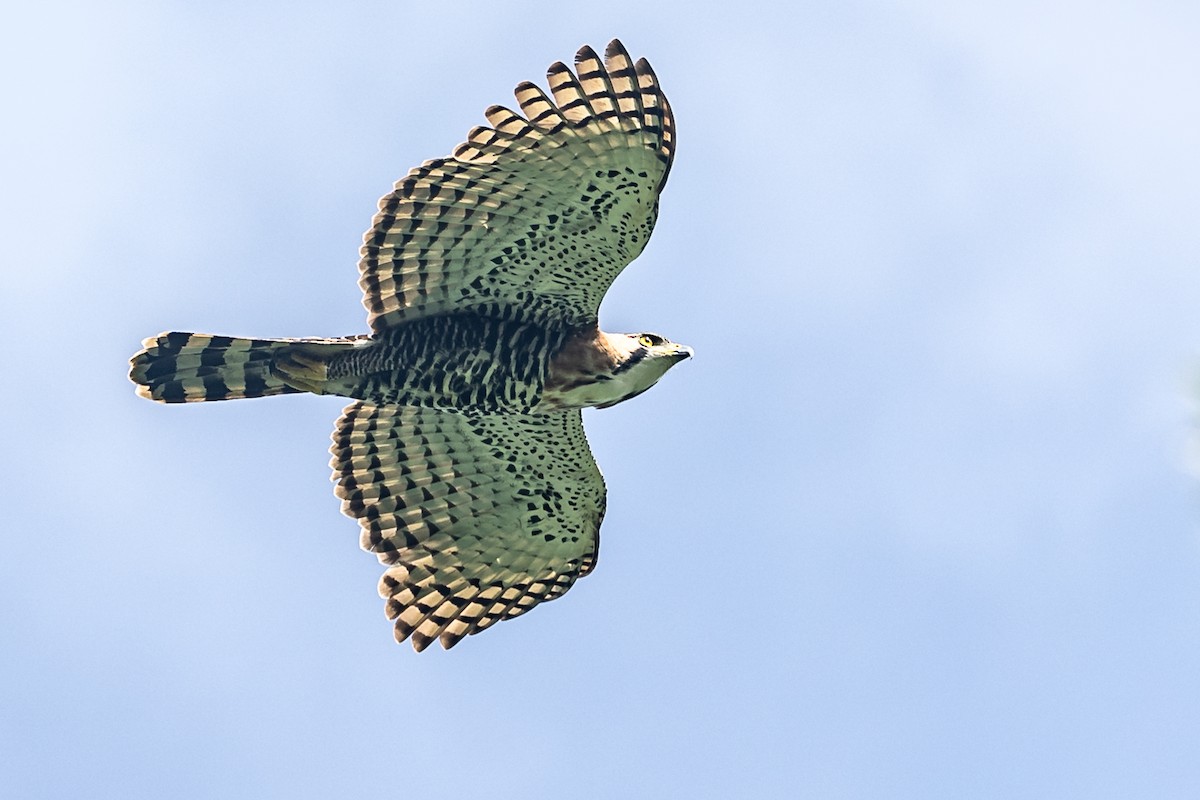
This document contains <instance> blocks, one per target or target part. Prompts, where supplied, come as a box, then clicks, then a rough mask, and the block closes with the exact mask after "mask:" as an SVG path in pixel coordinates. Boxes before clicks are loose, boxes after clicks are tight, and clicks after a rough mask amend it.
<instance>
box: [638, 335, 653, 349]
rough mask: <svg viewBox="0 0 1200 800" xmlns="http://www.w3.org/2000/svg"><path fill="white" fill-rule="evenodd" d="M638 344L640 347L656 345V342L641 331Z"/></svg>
mask: <svg viewBox="0 0 1200 800" xmlns="http://www.w3.org/2000/svg"><path fill="white" fill-rule="evenodd" d="M638 344H640V345H641V346H642V347H654V345H656V344H657V342H655V341H654V337H653V336H651V335H649V334H646V333H643V334H642V335H641V336H639V337H638Z"/></svg>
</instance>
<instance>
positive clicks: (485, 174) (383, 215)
mask: <svg viewBox="0 0 1200 800" xmlns="http://www.w3.org/2000/svg"><path fill="white" fill-rule="evenodd" d="M575 67H576V72H577V73H578V75H576V74H574V73H572V72H571V70H570V69H568V68H567V67H566V66H565V65H563V64H562V63H557V64H554V65H553V66H551V67H550V70H549V72H548V73H547V77H548V79H549V83H550V94H549V95H547V94H545V93H544V92H543V91H542V90H541V89H539V88H538V87H537V86H535V85H534V84H532V83H528V82H526V83H522V84H520V85H519V86H517V89H516V96H517V101H518V103H519V105H520V109H521V113H517V112H515V111H511V110H509V109H507V108H504V107H502V106H492V107H491V108H489V109H488V110H487V112H486V115H487V120H488V123H489V125H490V127H478V128H475V129H474V130H472V131H471V132H470V134H469V135H468V138H467V141H466V142H464V143H463V144H461V145H459V146H458V148H457V149H456V150H455V151H454V155H452V156H450V157H448V158H439V159H434V160H433V161H427V162H425V164H423V165H422V166H420V167H417V168H416V169H414V170H412V171H411V172H410V173H409V174H408V175H407V176H406V177H405V178H403V179H402V180H401V181H399V182H398V183H397V184H396V188H395V190H394V191H393V192H391V193H390V194H388V195H385V196H384V197H383V199H381V200H380V201H379V213H378V214H376V215H375V219H374V221H373V223H372V225H371V229H370V230H369V231H367V233H366V235H365V236H364V237H363V246H362V250H361V259H360V261H359V272H360V275H359V285H360V286H361V287H362V289H363V305H365V306H366V308H367V311H368V321H369V322H370V325H371V328H372V329H373V330H375V331H379V330H382V329H384V328H387V327H389V326H393V325H396V324H398V323H400V322H403V321H406V320H412V319H416V318H419V317H426V316H432V315H435V314H443V313H448V312H460V311H470V310H475V311H482V312H484V313H489V314H493V315H498V316H502V317H506V318H521V319H527V320H530V321H537V322H559V323H564V324H566V325H568V326H581V325H588V324H590V323H594V322H595V319H596V313H597V310H598V309H599V307H600V301H601V300H602V299H603V298H604V293H605V292H606V291H608V287H609V285H610V284H611V283H612V281H613V279H614V278H616V276H617V274H618V273H620V271H621V270H622V269H624V268H625V266H626V265H627V264H628V263H629V262H630V261H632V260H633V259H634V258H635V257H636V256H637V255H638V254H639V253H640V252H641V251H642V249H643V248H644V247H645V246H646V242H647V240H648V239H649V238H650V232H651V230H653V228H654V221H655V218H656V216H657V213H658V194H659V192H660V191H661V190H662V187H663V184H664V183H665V182H666V179H667V173H668V171H669V170H670V165H671V160H672V157H673V154H674V148H675V127H674V120H673V118H672V116H671V109H670V106H669V105H668V104H667V99H666V97H665V96H664V95H663V93H662V90H661V89H660V88H659V85H658V79H657V78H656V77H655V75H654V71H653V70H652V69H651V68H650V65H649V63H647V62H646V60H645V59H641V60H640V61H638V62H637V63H634V62H633V61H632V60H631V59H630V57H629V54H628V53H627V52H626V51H625V48H624V47H623V46H622V45H621V43H620V42H619V41H617V40H615V39H614V40H613V41H612V42H611V43H610V44H609V46H608V49H607V50H606V52H605V58H604V59H603V60H601V58H600V57H599V56H598V55H597V54H596V52H595V51H594V50H592V49H591V48H590V47H584V48H582V49H581V50H580V51H579V52H578V54H576V56H575Z"/></svg>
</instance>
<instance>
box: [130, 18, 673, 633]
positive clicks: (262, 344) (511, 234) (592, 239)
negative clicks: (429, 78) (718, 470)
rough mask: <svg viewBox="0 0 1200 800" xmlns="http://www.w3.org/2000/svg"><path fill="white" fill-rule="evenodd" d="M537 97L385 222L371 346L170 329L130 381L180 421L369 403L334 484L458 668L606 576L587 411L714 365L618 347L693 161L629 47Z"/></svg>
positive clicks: (562, 69) (401, 622)
mask: <svg viewBox="0 0 1200 800" xmlns="http://www.w3.org/2000/svg"><path fill="white" fill-rule="evenodd" d="M547 75H548V78H549V84H550V93H549V94H546V93H545V92H543V91H542V90H541V89H539V88H538V87H537V86H535V85H534V84H532V83H528V82H526V83H521V84H520V85H518V86H517V88H516V98H517V103H518V105H519V106H520V109H521V110H520V113H518V112H516V111H512V110H509V109H508V108H504V107H502V106H492V107H491V108H489V109H488V110H487V112H486V116H487V121H488V123H489V126H487V127H477V128H474V129H473V130H472V131H471V132H470V133H469V134H468V136H467V141H466V142H464V143H463V144H461V145H459V146H458V148H457V149H456V150H455V151H454V154H453V155H452V156H450V157H448V158H438V159H434V160H432V161H426V162H425V163H424V164H422V165H421V166H419V167H417V168H415V169H413V170H412V171H411V172H409V174H408V175H407V176H406V177H404V178H403V179H402V180H400V181H399V182H398V183H397V184H396V187H395V189H394V191H392V192H391V193H390V194H387V195H386V196H384V197H383V199H382V200H381V201H380V202H379V213H378V214H376V215H375V219H374V221H373V222H372V224H371V229H370V230H368V231H367V233H366V235H365V236H364V239H363V245H362V248H361V250H360V254H361V259H360V261H359V273H360V276H359V285H360V286H361V287H362V289H363V293H364V299H363V304H364V305H365V306H366V307H367V311H368V323H369V324H370V327H371V333H369V334H360V335H356V336H347V337H343V338H334V339H311V338H310V339H244V338H236V337H232V336H215V335H210V334H201V333H179V332H175V333H163V334H160V335H158V336H156V337H154V338H152V339H147V340H146V341H145V342H143V346H144V349H143V350H142V351H140V352H139V353H138V354H137V355H135V356H134V357H133V359H132V361H131V365H132V368H131V371H130V378H132V380H133V381H134V383H136V384H137V393H138V394H139V395H141V396H142V397H146V398H149V399H151V400H157V401H159V402H162V403H191V402H200V401H208V400H231V399H234V398H241V397H267V396H270V395H279V394H292V393H296V392H313V393H314V394H335V395H342V396H344V397H349V398H352V399H353V400H354V402H353V403H351V404H350V405H349V406H347V408H346V409H345V411H344V412H343V413H342V416H341V418H340V419H339V420H338V422H337V426H336V427H335V429H334V432H333V446H332V448H331V452H332V453H333V460H332V462H331V466H332V467H333V479H334V481H335V482H336V483H337V489H336V493H337V496H338V497H340V498H341V499H342V510H343V511H344V512H345V513H346V514H347V515H349V516H351V517H353V518H355V519H357V520H358V521H359V524H360V525H361V526H362V546H363V548H364V549H366V550H369V551H370V552H372V553H374V554H375V555H376V556H378V557H379V560H380V561H381V562H382V563H383V564H384V565H385V566H386V568H387V569H386V571H385V572H384V574H383V578H382V580H381V581H380V584H379V592H380V594H381V595H382V596H383V597H384V598H385V600H386V610H387V615H388V617H389V618H390V619H392V620H393V622H394V624H395V634H396V639H397V641H404V640H405V639H406V638H410V639H411V640H412V644H413V647H414V648H415V649H416V650H418V651H419V650H423V649H424V648H425V647H427V646H428V645H429V644H430V643H431V642H432V641H434V640H435V639H437V640H439V641H440V642H441V644H442V646H443V647H445V648H449V647H452V646H453V645H454V644H455V643H457V642H458V641H459V640H460V639H462V637H464V636H466V635H467V634H473V633H479V632H480V631H482V630H484V629H486V628H488V627H490V626H491V625H493V624H494V623H496V622H499V621H501V620H506V619H511V618H513V617H516V616H519V615H521V614H523V613H525V612H526V611H528V610H529V609H531V608H533V607H534V606H535V605H537V604H538V603H540V602H543V601H546V600H553V599H555V598H556V597H559V596H561V595H562V594H563V593H564V592H566V591H567V590H568V589H570V588H571V585H572V584H574V583H575V580H576V579H577V578H579V577H581V576H583V575H587V574H588V573H589V572H590V571H591V570H592V568H593V567H594V566H595V564H596V554H597V549H598V546H599V531H600V522H601V520H602V519H603V518H604V507H605V490H604V480H603V478H602V477H601V476H600V470H599V469H598V468H597V466H596V462H595V460H594V459H593V458H592V454H591V451H590V450H589V448H588V444H587V439H586V438H585V437H584V433H583V424H582V420H581V416H580V409H582V408H586V407H589V406H596V407H600V408H604V407H607V406H611V405H613V404H615V403H620V402H622V401H624V400H628V399H629V398H631V397H634V396H635V395H638V394H641V393H642V392H644V391H646V390H647V389H649V388H650V387H651V386H653V385H654V383H655V382H657V381H658V379H659V378H661V377H662V376H663V374H664V373H665V372H666V371H667V370H668V369H670V368H671V367H672V366H674V365H675V364H677V363H679V362H680V361H682V360H683V359H685V358H688V357H689V356H690V355H691V353H692V351H691V350H690V349H689V348H687V347H684V346H682V345H679V344H675V343H673V342H670V341H668V340H667V339H664V338H663V337H662V336H659V335H657V334H654V333H632V334H626V333H605V332H604V331H601V330H600V328H599V327H598V325H597V312H598V311H599V308H600V301H601V300H602V299H603V298H604V293H605V292H606V291H607V290H608V287H609V285H610V284H612V282H613V279H615V278H616V277H617V274H618V273H620V272H621V270H622V269H624V268H625V266H626V265H627V264H628V263H629V262H631V261H632V260H633V259H634V258H636V257H637V255H638V254H639V253H641V251H642V249H643V248H644V247H645V246H646V242H647V240H648V239H649V238H650V232H651V230H652V229H653V227H654V220H655V217H656V215H657V212H658V196H659V193H660V192H661V191H662V188H663V184H664V183H666V180H667V173H668V172H669V170H670V167H671V159H672V155H673V152H674V145H675V124H674V120H673V119H672V116H671V108H670V106H669V105H668V104H667V99H666V97H664V96H663V93H662V90H661V89H660V88H659V85H658V79H657V78H656V77H655V75H654V71H653V70H651V69H650V65H649V64H648V63H647V62H646V60H645V59H641V60H639V61H637V62H636V63H634V62H633V61H632V60H631V59H630V57H629V54H628V53H627V52H626V51H625V48H624V47H623V46H622V45H621V43H620V42H619V41H616V40H613V42H612V43H610V44H609V46H608V49H607V50H606V52H605V57H604V59H603V60H602V59H601V58H600V57H599V56H598V55H597V54H596V52H595V51H594V50H592V49H591V48H590V47H584V48H582V49H581V50H580V51H579V52H578V54H576V56H575V72H574V73H572V71H571V70H570V69H569V68H568V67H566V66H565V65H563V64H562V63H557V64H554V65H553V66H551V67H550V69H549V72H548V73H547Z"/></svg>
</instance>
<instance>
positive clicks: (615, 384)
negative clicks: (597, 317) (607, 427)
mask: <svg viewBox="0 0 1200 800" xmlns="http://www.w3.org/2000/svg"><path fill="white" fill-rule="evenodd" d="M607 336H608V343H609V345H610V346H611V347H612V349H613V351H614V352H615V354H616V356H617V358H616V363H615V364H614V365H613V368H612V372H611V374H610V375H609V376H608V380H607V381H605V382H606V383H609V386H608V387H607V388H608V389H609V391H610V394H611V395H613V399H611V400H606V401H605V402H602V403H597V404H596V406H597V408H608V407H609V406H611V405H616V404H617V403H620V402H622V401H624V400H628V399H629V398H631V397H637V396H638V395H639V394H641V393H642V392H644V391H646V390H647V389H649V388H650V387H651V386H653V385H654V384H656V383H658V379H659V378H661V377H662V376H663V375H664V374H665V373H666V371H667V370H669V369H670V368H671V367H673V366H675V365H676V364H678V363H679V362H680V361H683V360H684V359H686V358H691V357H692V348H690V347H688V346H687V345H682V344H678V343H676V342H672V341H671V340H670V339H667V338H666V337H664V336H659V335H658V334H657V333H610V334H607Z"/></svg>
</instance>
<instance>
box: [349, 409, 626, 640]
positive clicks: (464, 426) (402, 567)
mask: <svg viewBox="0 0 1200 800" xmlns="http://www.w3.org/2000/svg"><path fill="white" fill-rule="evenodd" d="M331 452H332V453H333V460H332V462H331V466H332V467H333V471H334V473H333V479H334V480H335V481H336V482H337V489H336V493H337V495H338V496H339V497H341V498H342V501H343V502H342V510H343V511H344V512H345V513H346V514H347V515H349V516H351V517H354V518H356V519H358V521H359V523H360V524H361V525H362V546H363V548H364V549H366V550H369V551H371V552H373V553H375V554H376V555H377V556H378V557H379V560H380V561H381V562H382V563H384V564H386V565H388V569H387V571H386V572H385V573H384V575H383V578H382V580H381V581H380V584H379V592H380V594H381V595H382V596H383V597H384V598H385V599H386V601H387V605H386V610H387V615H388V617H389V618H391V619H392V620H393V621H394V623H395V628H396V639H397V641H404V639H406V638H408V637H411V638H412V644H413V647H414V648H415V649H416V650H418V651H419V650H423V649H424V648H425V647H426V646H428V645H429V643H430V642H432V641H433V640H435V639H440V640H441V643H442V646H443V647H446V648H450V647H452V646H453V645H454V644H455V643H457V642H458V641H459V640H460V639H461V638H462V637H463V636H466V635H468V634H473V633H478V632H479V631H481V630H484V629H485V628H487V627H489V626H491V625H493V624H494V623H496V622H499V621H500V620H505V619H511V618H512V617H515V616H518V615H520V614H523V613H524V612H526V611H528V610H529V609H531V608H533V607H534V606H535V605H537V604H538V603H540V602H543V601H547V600H553V599H555V598H556V597H559V596H561V595H562V594H563V593H564V592H566V591H567V590H568V589H569V588H571V585H572V584H574V582H575V580H576V579H577V578H579V577H581V576H583V575H586V574H587V573H588V572H590V571H591V569H592V567H593V566H594V564H595V561H596V554H597V549H598V547H599V530H600V522H601V520H602V519H603V517H604V503H605V491H604V479H603V478H602V477H601V475H600V470H599V468H597V466H596V462H595V460H594V459H593V458H592V454H591V450H590V449H589V447H588V444H587V439H586V438H585V437H584V433H583V423H582V419H581V416H580V412H579V411H578V410H570V411H563V412H556V413H551V414H536V415H533V414H531V415H523V414H506V415H497V416H475V417H472V416H466V415H463V414H456V413H453V412H447V411H440V410H436V409H424V408H413V407H400V406H373V405H370V404H368V403H362V402H359V403H354V404H353V405H351V406H349V407H347V408H346V410H345V411H344V412H343V414H342V416H341V418H340V419H339V420H338V423H337V427H336V428H335V430H334V433H333V446H332V448H331Z"/></svg>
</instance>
